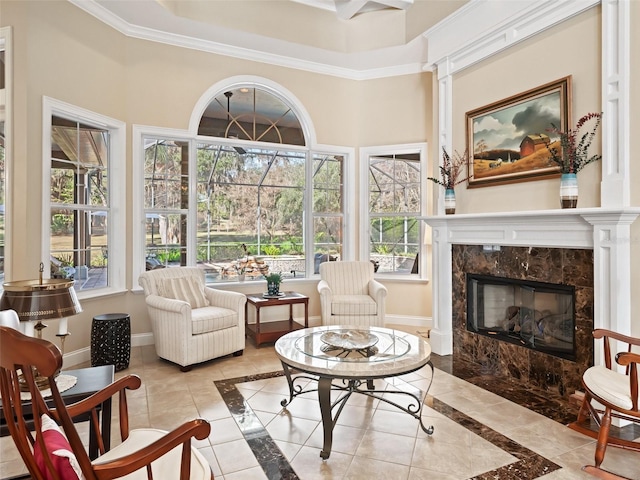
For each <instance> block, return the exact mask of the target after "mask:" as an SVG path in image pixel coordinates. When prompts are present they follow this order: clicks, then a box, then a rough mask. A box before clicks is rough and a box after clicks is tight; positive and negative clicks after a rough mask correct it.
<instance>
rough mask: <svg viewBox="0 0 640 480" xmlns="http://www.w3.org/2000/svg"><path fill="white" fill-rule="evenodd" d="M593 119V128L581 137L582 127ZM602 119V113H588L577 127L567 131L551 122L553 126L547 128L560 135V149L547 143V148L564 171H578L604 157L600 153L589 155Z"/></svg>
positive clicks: (551, 158) (552, 158)
mask: <svg viewBox="0 0 640 480" xmlns="http://www.w3.org/2000/svg"><path fill="white" fill-rule="evenodd" d="M591 120H593V121H594V124H593V128H591V130H589V131H587V132H585V133H584V134H583V135H582V136H581V137H579V136H578V135H579V132H580V129H581V128H582V127H584V125H585V124H586V123H587V122H589V121H591ZM601 121H602V113H587V114H586V115H584V116H583V117H582V118H581V119H580V120H578V123H577V124H576V126H575V128H573V129H570V130H567V131H566V132H563V131H562V130H560V129H559V128H558V127H556V126H555V125H554V124H553V123H552V124H551V126H552V128H549V129H547V131H549V132H551V133H555V134H557V135H559V136H560V151H558V149H557V148H556V147H552V146H551V145H550V144H547V150H549V153H550V154H551V157H550V160H552V161H553V162H554V163H556V164H557V165H558V166H559V167H560V171H561V172H562V173H578V172H579V171H580V170H582V169H583V168H584V167H585V166H587V165H589V164H590V163H593V162H597V161H598V160H600V159H601V158H602V155H600V154H595V155H592V156H589V147H590V146H591V142H592V141H593V138H594V137H595V135H596V131H597V130H598V127H599V126H600V122H601Z"/></svg>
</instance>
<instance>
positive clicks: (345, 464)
mask: <svg viewBox="0 0 640 480" xmlns="http://www.w3.org/2000/svg"><path fill="white" fill-rule="evenodd" d="M352 460H353V457H352V456H351V455H345V454H344V453H340V452H335V453H333V452H332V453H331V455H330V457H329V459H328V460H322V458H320V449H318V448H313V447H307V446H304V447H302V448H301V449H300V452H298V454H297V455H296V456H295V458H294V459H293V462H291V466H292V468H293V469H294V470H295V472H296V474H297V475H298V477H299V478H300V480H339V479H343V478H344V475H345V474H346V473H347V469H348V468H349V465H351V462H352ZM391 478H393V477H391Z"/></svg>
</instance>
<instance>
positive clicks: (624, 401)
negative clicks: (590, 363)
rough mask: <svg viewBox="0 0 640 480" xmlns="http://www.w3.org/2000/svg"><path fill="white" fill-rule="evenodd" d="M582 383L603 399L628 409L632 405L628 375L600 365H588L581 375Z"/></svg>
mask: <svg viewBox="0 0 640 480" xmlns="http://www.w3.org/2000/svg"><path fill="white" fill-rule="evenodd" d="M582 380H583V381H584V384H585V385H586V386H587V388H588V389H589V390H591V391H592V392H593V393H594V394H595V395H597V396H599V397H600V398H602V399H603V400H605V401H607V402H609V403H611V404H612V405H615V406H617V407H620V408H623V409H625V410H630V409H631V408H632V407H633V402H632V400H631V391H630V390H631V388H630V386H629V385H630V383H629V377H628V376H626V375H623V374H621V373H618V372H614V371H613V370H609V369H608V368H606V367H603V366H602V365H596V366H594V367H590V368H588V369H587V371H586V372H584V375H583V376H582Z"/></svg>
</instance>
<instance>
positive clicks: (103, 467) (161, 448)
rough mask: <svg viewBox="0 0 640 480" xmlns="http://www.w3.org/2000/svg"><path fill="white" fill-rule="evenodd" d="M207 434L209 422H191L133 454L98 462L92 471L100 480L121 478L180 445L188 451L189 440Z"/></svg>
mask: <svg viewBox="0 0 640 480" xmlns="http://www.w3.org/2000/svg"><path fill="white" fill-rule="evenodd" d="M209 433H211V425H209V422H207V421H206V420H203V419H195V420H191V421H190V422H186V423H183V424H182V425H180V426H179V427H178V428H176V429H175V430H172V431H171V432H168V433H167V434H166V435H165V436H163V437H162V438H160V439H159V440H156V441H155V442H153V443H151V444H149V445H147V446H146V447H144V448H141V449H140V450H138V451H136V452H134V453H131V454H129V455H126V456H124V457H120V458H118V459H117V460H113V461H110V462H106V463H102V464H101V463H99V461H98V462H97V463H96V464H94V471H95V473H96V476H97V478H99V479H100V480H107V479H112V478H117V477H122V476H124V475H127V474H129V473H131V472H135V471H136V470H139V469H140V468H143V467H145V466H147V465H149V464H150V463H151V462H153V461H154V460H157V459H158V458H160V457H162V456H163V455H165V454H166V453H167V452H169V451H171V450H173V449H174V448H176V447H178V446H180V445H182V446H183V449H185V448H186V449H190V448H191V438H194V437H195V438H196V439H198V440H204V439H205V438H207V437H208V436H209ZM183 457H184V452H183Z"/></svg>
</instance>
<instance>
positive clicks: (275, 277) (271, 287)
mask: <svg viewBox="0 0 640 480" xmlns="http://www.w3.org/2000/svg"><path fill="white" fill-rule="evenodd" d="M264 279H265V280H266V281H267V294H266V295H265V296H267V297H278V296H279V295H280V284H281V283H282V274H281V273H278V272H272V273H270V274H269V275H265V277H264Z"/></svg>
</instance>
